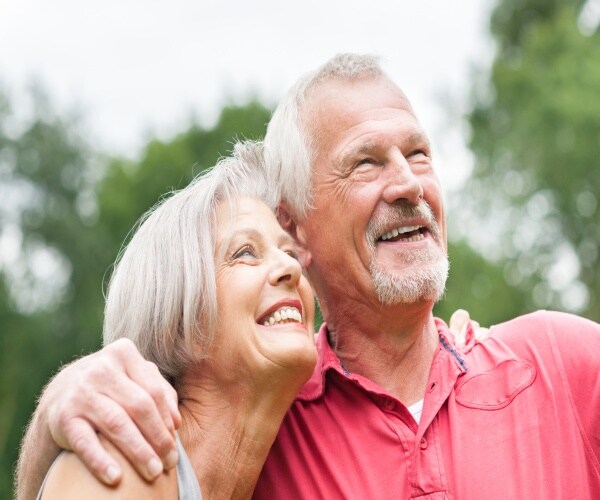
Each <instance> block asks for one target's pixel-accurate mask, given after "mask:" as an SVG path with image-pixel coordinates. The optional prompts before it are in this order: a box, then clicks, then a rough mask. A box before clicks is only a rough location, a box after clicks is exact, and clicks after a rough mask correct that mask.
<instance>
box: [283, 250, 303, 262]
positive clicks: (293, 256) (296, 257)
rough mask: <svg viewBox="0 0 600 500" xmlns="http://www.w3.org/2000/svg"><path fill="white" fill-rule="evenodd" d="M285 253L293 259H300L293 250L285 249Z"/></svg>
mask: <svg viewBox="0 0 600 500" xmlns="http://www.w3.org/2000/svg"><path fill="white" fill-rule="evenodd" d="M285 253H287V254H288V255H289V256H290V257H291V258H292V259H294V260H300V257H299V256H298V254H297V253H296V251H295V250H286V251H285Z"/></svg>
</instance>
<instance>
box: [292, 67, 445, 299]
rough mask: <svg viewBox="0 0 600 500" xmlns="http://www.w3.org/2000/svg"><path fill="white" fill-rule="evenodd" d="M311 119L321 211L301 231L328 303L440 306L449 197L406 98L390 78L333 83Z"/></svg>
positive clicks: (314, 102)
mask: <svg viewBox="0 0 600 500" xmlns="http://www.w3.org/2000/svg"><path fill="white" fill-rule="evenodd" d="M306 111H307V112H306V113H305V114H304V118H305V120H306V122H305V123H306V127H308V129H309V131H310V134H311V136H312V139H313V148H314V149H313V152H314V161H313V177H312V183H313V190H314V198H313V207H314V208H313V209H312V210H311V211H310V212H309V214H308V216H307V218H306V219H305V220H304V221H302V222H301V223H300V224H299V228H302V231H303V232H304V233H305V235H306V240H307V248H308V250H309V252H310V255H311V262H312V263H311V264H310V265H309V268H308V271H309V275H310V277H311V278H312V280H313V282H314V284H315V287H316V289H317V293H320V294H324V295H325V296H324V297H320V298H321V299H322V300H323V299H325V300H328V301H331V300H334V299H335V298H336V297H338V296H342V295H345V296H347V295H349V294H350V295H352V294H353V293H356V294H357V297H360V296H362V297H364V298H367V299H369V298H371V297H372V298H374V299H376V300H378V301H379V302H380V303H384V304H394V303H414V302H417V301H419V300H428V301H435V300H437V299H438V298H439V297H440V295H441V294H442V293H443V290H444V285H445V279H446V276H447V271H448V261H447V257H446V227H445V220H444V211H443V204H442V196H441V191H440V185H439V182H438V179H437V177H436V175H435V173H434V171H433V166H432V162H431V148H430V145H429V141H428V139H427V136H426V135H425V133H424V131H423V130H422V129H421V127H420V125H419V124H418V122H417V120H416V117H415V115H414V113H413V111H412V108H411V107H410V103H409V102H408V100H407V99H406V97H405V96H404V94H403V93H402V92H401V91H400V89H399V88H398V87H396V86H395V85H394V84H393V83H392V82H391V81H389V80H387V79H385V78H379V79H364V80H358V81H355V82H340V81H332V82H330V83H326V84H324V85H322V86H321V87H319V88H318V89H317V90H316V91H314V92H313V93H312V94H311V96H310V97H309V100H308V103H307V110H306ZM321 277H324V278H325V279H321Z"/></svg>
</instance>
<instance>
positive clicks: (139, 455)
mask: <svg viewBox="0 0 600 500" xmlns="http://www.w3.org/2000/svg"><path fill="white" fill-rule="evenodd" d="M134 386H135V384H133V383H131V386H129V389H130V390H131V391H132V393H133V392H136V389H135V388H134ZM127 388H128V387H124V389H125V390H127ZM137 390H138V391H139V389H137ZM146 398H148V400H149V399H150V397H149V396H147V395H146V396H145V397H143V396H142V397H141V398H140V396H139V395H132V397H131V406H129V407H123V406H120V405H118V404H116V403H115V402H114V401H113V400H112V399H110V398H108V397H104V398H100V399H99V407H98V408H97V409H96V410H95V412H94V416H95V418H97V420H96V421H95V422H94V425H95V426H96V427H97V429H98V432H99V433H101V434H102V435H103V436H104V437H105V438H107V439H108V441H110V442H111V443H112V444H113V445H114V446H116V447H117V448H118V449H119V450H120V451H121V453H123V455H124V456H125V457H126V458H127V459H128V460H129V461H130V462H131V464H132V465H133V466H134V468H135V469H136V470H137V471H138V472H139V473H140V474H141V475H142V476H143V477H145V478H146V479H148V480H152V479H155V478H156V477H157V476H158V475H160V474H161V473H162V472H163V466H164V464H163V461H162V460H161V458H160V457H161V455H160V452H159V453H158V454H157V452H155V451H154V449H153V447H152V446H151V445H150V444H149V442H148V437H147V436H146V435H144V434H143V433H142V432H141V430H140V426H139V421H136V418H137V419H139V415H140V414H139V413H137V412H138V411H143V410H140V408H143V407H144V405H146V404H147V402H144V401H147V400H146ZM129 412H131V413H129ZM145 418H146V422H148V421H150V422H155V423H156V424H157V425H159V426H160V425H163V424H162V421H161V419H160V418H159V417H157V416H154V417H151V418H149V417H145ZM134 421H135V423H134ZM161 434H166V435H167V439H166V444H165V442H161V443H160V447H161V451H162V452H163V453H165V454H166V455H169V453H171V452H170V450H173V451H172V453H171V455H170V456H169V457H168V460H174V461H175V463H177V454H176V453H177V452H176V451H175V440H174V438H173V437H172V436H171V434H170V433H169V432H168V431H166V430H165V429H162V432H161ZM164 450H169V451H164ZM173 453H174V456H173ZM82 458H83V457H82ZM169 466H172V465H171V463H169Z"/></svg>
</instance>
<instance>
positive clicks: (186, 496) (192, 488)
mask: <svg viewBox="0 0 600 500" xmlns="http://www.w3.org/2000/svg"><path fill="white" fill-rule="evenodd" d="M177 452H178V453H179V461H178V462H177V486H178V487H179V500H202V493H200V485H199V484H198V478H197V477H196V473H195V472H194V468H193V467H192V464H191V463H190V459H189V458H188V456H187V453H186V452H185V449H184V448H183V445H182V444H181V441H180V440H179V435H177Z"/></svg>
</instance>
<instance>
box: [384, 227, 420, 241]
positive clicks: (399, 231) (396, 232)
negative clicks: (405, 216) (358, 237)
mask: <svg viewBox="0 0 600 500" xmlns="http://www.w3.org/2000/svg"><path fill="white" fill-rule="evenodd" d="M420 228H421V226H400V227H398V228H395V229H392V230H391V231H388V232H387V233H385V234H384V235H382V236H381V239H382V240H384V241H385V240H390V239H392V238H395V237H396V236H398V235H399V234H404V233H410V232H411V231H416V230H417V229H420ZM423 238H424V236H423V235H422V234H421V233H419V234H417V235H414V236H411V237H410V238H405V239H403V240H402V241H419V240H422V239H423Z"/></svg>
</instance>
